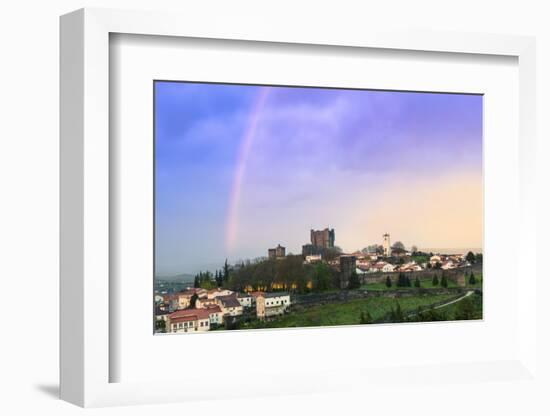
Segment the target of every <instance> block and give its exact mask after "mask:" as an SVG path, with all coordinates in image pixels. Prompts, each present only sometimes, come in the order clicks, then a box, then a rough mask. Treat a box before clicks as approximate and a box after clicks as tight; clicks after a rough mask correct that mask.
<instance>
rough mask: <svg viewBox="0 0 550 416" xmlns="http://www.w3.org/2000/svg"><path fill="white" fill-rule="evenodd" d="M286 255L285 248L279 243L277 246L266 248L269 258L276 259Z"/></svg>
mask: <svg viewBox="0 0 550 416" xmlns="http://www.w3.org/2000/svg"><path fill="white" fill-rule="evenodd" d="M285 255H286V248H285V247H283V246H281V245H280V244H277V247H275V248H269V249H268V250H267V257H269V258H270V259H278V258H282V257H284V256H285Z"/></svg>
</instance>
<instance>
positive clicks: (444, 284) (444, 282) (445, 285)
mask: <svg viewBox="0 0 550 416" xmlns="http://www.w3.org/2000/svg"><path fill="white" fill-rule="evenodd" d="M447 286H449V282H447V276H446V275H443V276H441V287H447Z"/></svg>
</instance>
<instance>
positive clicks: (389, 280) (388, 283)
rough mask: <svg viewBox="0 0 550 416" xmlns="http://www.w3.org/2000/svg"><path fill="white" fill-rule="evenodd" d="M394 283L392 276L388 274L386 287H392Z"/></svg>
mask: <svg viewBox="0 0 550 416" xmlns="http://www.w3.org/2000/svg"><path fill="white" fill-rule="evenodd" d="M391 285H392V283H391V278H390V276H386V287H387V288H390V287H391Z"/></svg>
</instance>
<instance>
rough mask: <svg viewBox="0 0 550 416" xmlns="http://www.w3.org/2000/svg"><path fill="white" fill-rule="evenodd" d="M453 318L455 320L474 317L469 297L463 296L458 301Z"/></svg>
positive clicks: (472, 305)
mask: <svg viewBox="0 0 550 416" xmlns="http://www.w3.org/2000/svg"><path fill="white" fill-rule="evenodd" d="M455 319H456V320H457V321H462V320H468V319H474V304H473V302H472V301H471V300H470V298H465V299H463V300H462V301H460V302H458V305H457V308H456V313H455Z"/></svg>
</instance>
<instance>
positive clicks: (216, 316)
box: [206, 305, 223, 325]
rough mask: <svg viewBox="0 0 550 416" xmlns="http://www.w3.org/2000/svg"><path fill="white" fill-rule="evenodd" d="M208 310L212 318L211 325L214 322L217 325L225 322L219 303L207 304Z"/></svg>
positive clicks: (209, 316)
mask: <svg viewBox="0 0 550 416" xmlns="http://www.w3.org/2000/svg"><path fill="white" fill-rule="evenodd" d="M206 310H207V312H208V318H209V319H210V325H212V324H216V325H221V324H223V312H222V309H221V308H220V307H219V306H218V305H213V306H207V307H206Z"/></svg>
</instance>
